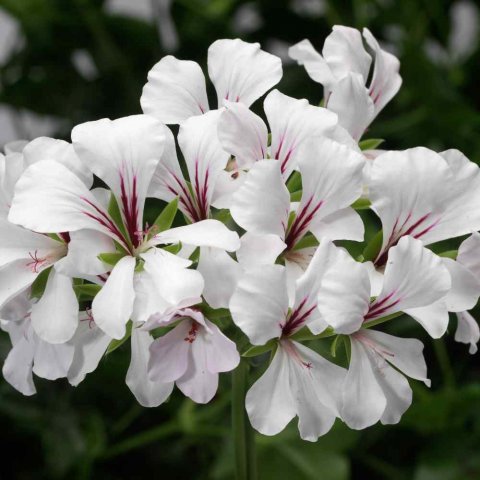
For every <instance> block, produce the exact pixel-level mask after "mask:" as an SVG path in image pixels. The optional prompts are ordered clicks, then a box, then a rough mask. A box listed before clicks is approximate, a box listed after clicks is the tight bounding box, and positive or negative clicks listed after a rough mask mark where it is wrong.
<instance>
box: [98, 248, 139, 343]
mask: <svg viewBox="0 0 480 480" xmlns="http://www.w3.org/2000/svg"><path fill="white" fill-rule="evenodd" d="M134 270H135V258H133V257H123V258H122V259H121V260H120V261H119V262H118V263H117V264H116V265H115V267H113V270H112V272H111V273H110V275H109V277H108V279H107V281H106V282H105V285H104V286H103V288H102V289H101V290H100V292H98V293H97V295H96V296H95V298H94V299H93V302H92V313H93V318H94V320H95V323H96V324H97V325H98V327H99V328H101V329H102V330H103V331H104V332H105V333H106V334H107V335H109V336H110V337H113V338H116V339H118V340H120V339H121V338H123V336H124V335H125V325H126V323H127V322H128V320H129V319H130V316H131V315H132V311H133V302H134V300H135V291H134V289H133V275H134Z"/></svg>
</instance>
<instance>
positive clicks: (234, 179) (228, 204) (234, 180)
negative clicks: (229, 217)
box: [211, 170, 246, 210]
mask: <svg viewBox="0 0 480 480" xmlns="http://www.w3.org/2000/svg"><path fill="white" fill-rule="evenodd" d="M245 177H246V172H244V171H243V170H233V171H227V170H222V171H221V172H220V173H219V174H218V176H217V179H216V181H215V189H214V191H213V195H212V201H211V203H212V206H214V207H215V208H218V209H222V208H227V209H229V210H230V208H232V204H233V194H234V193H235V192H236V191H237V190H238V189H239V188H240V187H241V186H242V185H243V182H244V181H245Z"/></svg>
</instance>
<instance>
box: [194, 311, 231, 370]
mask: <svg viewBox="0 0 480 480" xmlns="http://www.w3.org/2000/svg"><path fill="white" fill-rule="evenodd" d="M205 322H206V324H207V325H208V327H209V329H210V331H211V333H206V332H204V333H203V335H202V336H203V338H202V339H201V340H202V341H203V342H205V347H206V348H205V357H206V367H207V370H208V371H209V372H211V373H220V372H229V371H230V370H233V369H234V368H236V367H237V365H238V363H239V362H240V355H239V353H238V351H237V346H236V345H235V342H232V341H231V340H230V339H229V338H227V337H226V336H225V335H224V334H223V333H222V332H221V330H220V329H219V328H218V327H217V326H216V325H215V324H214V323H212V322H210V321H209V320H206V321H205ZM199 340H200V339H199Z"/></svg>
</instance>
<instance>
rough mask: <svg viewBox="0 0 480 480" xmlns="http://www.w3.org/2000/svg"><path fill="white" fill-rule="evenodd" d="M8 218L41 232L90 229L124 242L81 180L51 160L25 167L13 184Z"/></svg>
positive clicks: (102, 208)
mask: <svg viewBox="0 0 480 480" xmlns="http://www.w3.org/2000/svg"><path fill="white" fill-rule="evenodd" d="M8 219H9V221H10V222H12V223H16V224H18V225H22V226H24V227H26V228H28V229H29V230H34V231H36V232H41V233H56V232H72V231H77V230H82V229H93V230H97V231H99V232H102V233H105V234H106V235H109V236H110V237H112V238H113V239H114V240H116V241H118V242H120V243H122V244H124V245H126V240H125V239H124V238H123V235H122V234H121V232H120V231H119V230H118V227H116V225H115V224H114V222H113V220H112V219H111V218H110V216H109V215H108V213H107V211H106V209H105V208H104V207H103V206H102V205H101V204H100V203H99V202H98V200H97V199H96V198H95V196H94V195H93V194H92V193H91V192H90V191H89V190H88V189H87V188H86V187H85V185H84V184H83V182H82V181H81V180H80V179H79V178H78V177H77V176H76V175H75V174H74V173H72V172H71V171H70V170H68V169H67V168H66V167H64V166H63V165H61V164H59V163H58V162H55V161H51V160H44V161H43V162H38V163H35V164H33V165H32V166H31V167H29V168H28V169H27V170H25V173H24V174H23V175H22V177H21V178H20V180H19V181H18V182H17V185H16V187H15V196H14V198H13V201H12V206H11V208H10V213H9V216H8Z"/></svg>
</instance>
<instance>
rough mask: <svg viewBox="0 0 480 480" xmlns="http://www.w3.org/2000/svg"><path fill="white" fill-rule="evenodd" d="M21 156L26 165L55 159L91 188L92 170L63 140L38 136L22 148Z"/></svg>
mask: <svg viewBox="0 0 480 480" xmlns="http://www.w3.org/2000/svg"><path fill="white" fill-rule="evenodd" d="M23 157H24V159H25V165H26V166H30V165H33V164H34V163H36V162H42V161H45V160H55V161H56V162H59V163H61V164H62V165H63V166H65V167H67V168H68V169H69V170H70V171H71V172H73V173H74V174H75V175H77V177H78V178H79V179H80V180H81V181H82V182H83V183H84V184H85V186H86V187H87V188H91V186H92V184H93V175H92V172H91V171H90V170H89V169H88V167H87V166H86V165H85V164H84V163H83V162H81V161H80V159H79V158H78V157H77V155H76V153H75V151H74V149H73V146H72V145H71V144H70V143H68V142H65V141H64V140H56V139H54V138H48V137H38V138H36V139H35V140H32V141H31V142H30V143H29V144H28V145H27V146H26V147H25V148H24V149H23Z"/></svg>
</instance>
